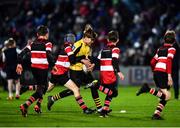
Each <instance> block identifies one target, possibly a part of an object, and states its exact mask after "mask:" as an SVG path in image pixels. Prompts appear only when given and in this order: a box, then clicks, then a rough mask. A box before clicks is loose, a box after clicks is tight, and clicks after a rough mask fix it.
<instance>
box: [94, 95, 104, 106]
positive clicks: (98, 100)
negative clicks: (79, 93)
mask: <svg viewBox="0 0 180 128" xmlns="http://www.w3.org/2000/svg"><path fill="white" fill-rule="evenodd" d="M94 102H95V104H96V108H97V109H101V108H102V105H101V101H100V99H99V97H98V98H95V99H94Z"/></svg>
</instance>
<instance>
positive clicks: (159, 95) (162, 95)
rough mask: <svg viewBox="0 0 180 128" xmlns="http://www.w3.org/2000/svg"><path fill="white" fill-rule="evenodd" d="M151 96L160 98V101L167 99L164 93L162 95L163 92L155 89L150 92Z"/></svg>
mask: <svg viewBox="0 0 180 128" xmlns="http://www.w3.org/2000/svg"><path fill="white" fill-rule="evenodd" d="M149 93H150V94H152V95H154V96H157V97H159V98H160V99H165V98H166V95H165V94H164V93H162V92H161V91H157V90H156V89H154V88H151V89H150V91H149Z"/></svg>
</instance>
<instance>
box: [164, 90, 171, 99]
mask: <svg viewBox="0 0 180 128" xmlns="http://www.w3.org/2000/svg"><path fill="white" fill-rule="evenodd" d="M165 95H166V98H165V100H166V101H168V100H170V99H171V93H170V92H167V93H166V94H165Z"/></svg>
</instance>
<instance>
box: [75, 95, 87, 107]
mask: <svg viewBox="0 0 180 128" xmlns="http://www.w3.org/2000/svg"><path fill="white" fill-rule="evenodd" d="M75 99H76V101H77V103H78V104H79V106H80V107H81V109H82V110H86V109H87V106H86V105H85V103H84V101H83V99H82V97H81V96H78V97H76V98H75Z"/></svg>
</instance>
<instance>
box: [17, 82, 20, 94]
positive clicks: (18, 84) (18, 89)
mask: <svg viewBox="0 0 180 128" xmlns="http://www.w3.org/2000/svg"><path fill="white" fill-rule="evenodd" d="M19 94H20V82H17V83H16V96H19Z"/></svg>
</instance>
